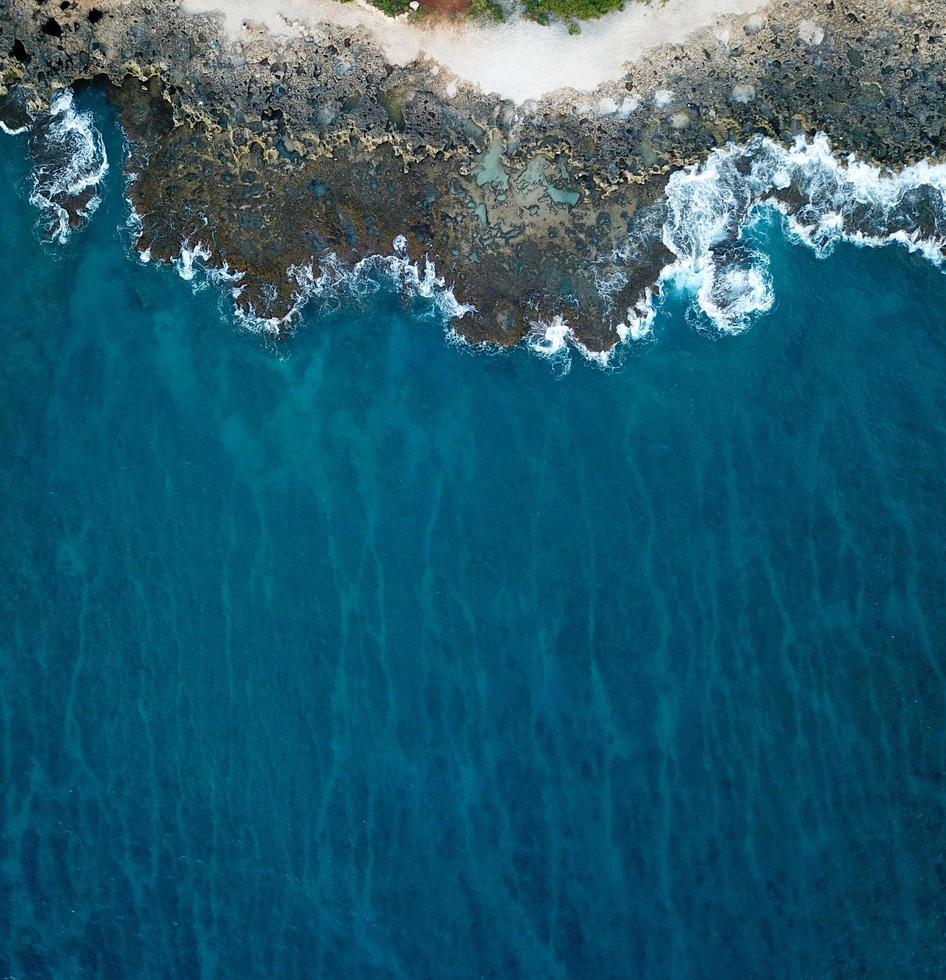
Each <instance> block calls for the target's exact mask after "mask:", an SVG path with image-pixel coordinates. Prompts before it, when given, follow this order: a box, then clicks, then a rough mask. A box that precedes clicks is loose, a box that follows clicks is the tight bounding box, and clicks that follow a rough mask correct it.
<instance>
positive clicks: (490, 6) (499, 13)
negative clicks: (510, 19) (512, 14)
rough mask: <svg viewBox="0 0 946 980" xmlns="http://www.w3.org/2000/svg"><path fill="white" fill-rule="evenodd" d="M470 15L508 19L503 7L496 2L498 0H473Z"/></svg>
mask: <svg viewBox="0 0 946 980" xmlns="http://www.w3.org/2000/svg"><path fill="white" fill-rule="evenodd" d="M469 16H470V17H477V18H479V19H480V20H495V21H499V22H501V21H504V20H505V19H506V15H505V14H504V13H503V8H502V7H500V6H499V4H498V3H496V0H471V3H470V10H469Z"/></svg>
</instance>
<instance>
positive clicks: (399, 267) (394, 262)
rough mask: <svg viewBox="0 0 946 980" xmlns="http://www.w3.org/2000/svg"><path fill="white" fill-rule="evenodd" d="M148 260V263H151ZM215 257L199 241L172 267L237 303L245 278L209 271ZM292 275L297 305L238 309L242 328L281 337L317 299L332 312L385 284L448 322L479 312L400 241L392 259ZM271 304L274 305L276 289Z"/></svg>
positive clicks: (333, 262) (330, 264) (297, 270)
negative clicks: (280, 309) (274, 310)
mask: <svg viewBox="0 0 946 980" xmlns="http://www.w3.org/2000/svg"><path fill="white" fill-rule="evenodd" d="M146 256H147V257H146ZM140 257H141V260H142V261H143V262H147V261H150V260H151V252H150V249H147V250H146V251H145V252H142V253H140ZM212 257H213V253H212V251H211V250H210V249H209V248H208V247H207V246H206V245H204V244H203V243H202V242H200V241H198V242H197V243H196V244H194V243H192V242H191V241H190V240H189V239H188V240H185V241H183V242H181V250H180V253H179V255H178V257H177V258H176V259H175V260H174V262H173V266H174V269H175V270H176V272H177V274H178V275H179V276H180V277H181V278H182V279H183V280H184V281H185V282H190V283H191V284H192V285H193V287H194V288H195V289H203V288H205V287H206V286H207V285H215V286H226V287H228V288H229V290H230V294H231V297H232V299H233V300H234V301H236V300H238V299H239V298H240V296H241V295H242V294H243V290H244V285H243V282H242V280H243V278H244V274H243V273H242V272H235V271H233V270H232V269H230V268H229V266H228V265H227V263H226V262H224V263H223V265H222V266H221V267H214V266H210V265H208V261H209V260H210V259H211V258H212ZM287 275H288V277H289V279H290V281H291V282H292V283H293V285H294V288H293V292H292V305H291V306H290V308H289V310H288V311H287V312H286V313H285V314H283V315H282V316H267V315H266V314H265V312H261V311H260V310H258V309H256V307H255V306H254V305H252V304H246V303H236V302H235V303H234V315H235V316H236V318H237V320H238V321H239V322H240V324H241V325H242V326H244V327H245V328H246V329H248V330H251V331H253V332H254V333H263V334H273V335H276V334H279V333H281V332H282V331H284V330H285V329H287V328H289V327H291V326H292V325H294V323H295V322H296V320H297V319H298V318H299V316H300V315H301V313H302V310H303V309H304V308H305V306H306V305H307V304H308V302H309V301H310V300H311V299H313V298H317V299H318V300H319V301H320V303H321V304H322V305H323V306H330V305H332V304H334V303H336V302H338V301H339V300H340V299H341V298H343V297H347V298H357V297H365V296H368V295H371V294H372V293H375V292H377V291H378V290H379V289H380V288H381V285H382V282H384V281H385V280H386V281H387V282H389V283H392V282H393V283H396V284H397V285H398V286H400V287H401V289H403V290H404V291H405V292H406V293H408V294H409V295H412V296H416V297H419V298H420V299H423V300H426V301H428V303H429V306H428V308H429V309H430V310H431V311H433V312H436V314H437V315H438V316H441V317H443V318H446V319H447V320H449V321H453V320H457V319H460V318H461V317H463V316H465V315H466V314H467V313H471V312H473V311H474V307H473V306H470V305H468V304H464V303H460V302H459V301H458V300H457V298H456V297H455V296H454V294H453V290H452V289H450V287H448V286H447V284H446V281H445V280H444V278H443V277H442V276H438V275H437V270H436V268H435V266H434V263H433V262H432V261H430V259H429V258H428V257H427V256H426V255H425V256H424V258H423V260H422V263H421V262H415V261H412V260H411V258H410V256H409V255H408V252H407V240H406V239H405V238H404V237H403V236H402V235H398V236H397V238H395V239H394V241H393V243H392V254H391V255H372V256H369V257H368V258H365V259H362V260H361V261H360V262H357V263H356V264H355V265H354V266H352V267H347V266H345V265H344V264H343V263H342V262H341V261H340V260H339V259H338V257H337V256H336V255H335V254H334V253H329V254H328V255H326V256H324V257H323V258H322V259H320V261H319V264H318V274H316V271H315V264H314V262H310V263H308V264H306V265H294V266H290V267H289V269H288V270H287ZM272 293H273V295H272V296H271V297H269V299H270V300H275V299H276V296H275V289H273V290H272Z"/></svg>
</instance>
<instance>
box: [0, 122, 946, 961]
mask: <svg viewBox="0 0 946 980" xmlns="http://www.w3.org/2000/svg"><path fill="white" fill-rule="evenodd" d="M107 134H108V140H109V150H110V156H111V158H112V161H113V166H112V169H111V171H110V173H109V177H108V182H107V187H106V190H105V193H104V201H103V204H102V206H101V208H100V209H99V211H98V213H97V214H96V215H95V217H94V219H93V221H92V222H91V224H90V225H89V227H87V228H86V229H85V230H83V231H82V232H81V233H79V234H77V235H75V236H74V237H73V239H72V240H71V241H70V242H69V243H68V244H66V245H64V246H44V245H42V244H41V243H40V241H39V237H38V235H37V232H36V230H35V228H34V224H35V222H36V212H35V211H34V210H33V209H32V208H31V207H30V205H29V204H28V202H27V186H28V174H29V161H28V157H27V150H26V144H25V142H24V139H25V138H6V139H3V140H2V141H0V214H2V220H0V261H2V268H3V269H4V270H5V274H4V276H3V289H2V294H0V297H2V298H0V329H2V331H3V356H2V358H0V395H2V405H3V412H2V415H0V452H2V459H3V467H2V471H0V621H2V624H3V627H2V631H0V765H2V777H0V797H2V812H0V975H2V976H13V977H17V978H26V977H31V978H32V977H57V978H58V977H241V976H247V977H268V976H273V977H277V976H278V977H294V976H299V977H312V976H325V977H342V976H352V977H411V978H414V977H543V978H545V977H594V978H610V977H615V978H624V977H626V978H670V977H674V978H676V977H680V978H710V977H740V978H752V977H759V978H781V977H832V978H833V977H855V976H858V977H860V976H864V977H925V976H929V977H932V976H941V975H942V970H943V962H944V956H946V942H944V930H946V914H944V899H943V895H944V894H946V854H944V850H946V836H944V817H946V725H944V707H946V704H944V700H946V656H944V636H946V602H944V596H946V512H944V492H946V386H944V379H946V277H944V276H943V275H941V274H940V273H939V272H937V271H936V270H935V269H933V268H932V267H931V266H929V265H928V264H926V263H924V262H923V261H922V260H921V259H919V258H918V257H916V256H911V255H909V254H907V253H906V252H905V251H903V250H900V249H897V248H896V247H889V248H884V249H879V250H859V249H856V248H854V247H851V246H840V247H839V248H838V249H837V250H836V251H835V253H834V254H833V255H832V256H831V257H830V258H827V259H824V260H819V259H818V258H816V257H815V256H814V255H813V253H812V252H811V251H809V250H808V249H805V248H803V247H801V246H799V245H795V244H792V243H791V242H790V241H789V240H788V239H787V238H786V237H785V236H784V235H783V234H782V233H781V230H780V226H779V224H778V222H777V221H776V220H775V219H772V220H769V221H767V222H763V223H761V224H760V225H759V226H757V227H756V228H755V229H754V230H753V232H752V236H753V241H754V242H755V243H756V244H757V245H758V246H759V247H760V248H762V249H763V250H764V251H765V252H766V253H767V254H768V256H769V258H770V270H771V274H772V277H773V281H774V288H775V293H776V296H777V304H776V306H775V308H774V309H773V310H772V311H771V312H770V313H768V314H766V315H764V316H761V317H759V318H758V320H757V321H756V323H755V325H754V326H753V327H752V328H751V329H750V330H749V331H747V332H746V333H744V334H743V335H741V336H738V337H719V336H713V335H710V334H708V333H701V332H700V331H698V330H694V329H693V327H692V326H691V325H690V324H688V322H687V316H686V311H687V299H686V297H684V296H682V295H671V296H670V297H668V298H667V299H666V300H664V301H662V302H661V304H660V308H659V313H658V317H657V321H656V324H655V328H654V339H653V340H652V341H651V342H650V343H647V344H644V345H642V346H641V347H639V348H638V349H636V351H635V352H633V353H632V354H631V355H630V356H629V357H628V358H627V360H626V362H625V363H624V365H623V366H622V367H621V368H620V370H617V371H614V372H612V373H606V372H604V371H601V370H600V369H597V368H595V367H593V366H591V365H588V364H586V363H585V362H583V361H580V360H576V363H575V364H574V366H573V369H572V370H571V372H570V373H569V374H568V375H567V376H566V377H564V378H561V377H559V375H560V372H557V371H555V370H553V369H552V367H551V366H550V364H549V363H548V362H546V361H543V360H541V359H539V358H537V357H535V356H534V355H531V354H529V353H527V352H525V351H516V352H513V353H510V354H507V355H503V356H496V357H488V356H483V355H473V354H470V353H464V352H462V351H460V350H457V349H456V348H455V347H452V346H450V345H449V344H447V343H445V341H444V335H443V326H442V324H441V323H440V322H438V321H437V320H436V319H435V318H432V317H430V316H425V315H421V314H422V313H423V312H424V311H423V309H422V308H420V307H418V308H415V309H407V310H405V309H404V308H402V306H401V304H400V303H399V302H398V300H397V298H396V297H395V296H393V295H390V294H387V293H385V292H380V293H379V294H377V295H376V296H375V297H373V298H371V299H369V300H367V301H365V302H364V303H362V304H361V305H359V306H358V307H353V306H348V307H345V308H342V309H340V310H336V311H334V312H325V311H323V312H318V311H310V313H309V314H307V318H306V320H305V322H304V323H303V325H302V326H301V328H300V330H299V331H298V333H297V334H296V336H295V337H293V338H292V339H291V340H290V341H289V342H288V343H286V344H283V345H280V346H279V347H278V348H277V349H274V348H273V347H272V346H268V345H266V344H264V343H262V342H261V341H260V340H259V339H258V338H256V337H254V336H252V335H250V334H248V333H246V332H245V331H243V332H241V331H240V330H238V329H236V328H235V327H234V326H233V325H231V324H229V323H228V321H227V320H226V319H225V318H222V317H221V315H220V311H219V309H218V297H217V296H216V295H215V293H214V292H213V291H212V290H205V291H203V292H199V293H196V294H195V293H193V292H192V291H191V289H190V288H189V287H188V285H187V284H185V283H183V282H182V281H181V280H180V279H179V278H178V277H177V276H176V275H174V273H173V272H172V271H171V270H169V269H166V268H164V269H162V268H154V267H145V266H142V265H140V264H137V263H135V262H133V261H131V260H130V259H129V257H128V245H127V234H126V233H125V232H124V231H122V230H120V226H121V225H122V224H123V223H124V221H125V219H126V217H127V206H126V205H125V203H124V202H123V200H122V177H121V174H120V172H119V171H120V166H119V161H120V159H121V148H120V141H119V137H118V134H117V133H116V132H114V131H113V130H112V129H107Z"/></svg>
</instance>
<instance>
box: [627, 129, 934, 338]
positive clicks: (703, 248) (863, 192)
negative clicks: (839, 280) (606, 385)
mask: <svg viewBox="0 0 946 980" xmlns="http://www.w3.org/2000/svg"><path fill="white" fill-rule="evenodd" d="M665 206H666V219H665V221H664V225H663V230H662V238H663V243H664V245H666V247H667V248H668V249H669V250H670V251H671V252H672V253H673V254H674V255H675V256H676V259H675V261H674V262H673V263H671V264H670V265H668V266H667V267H666V268H665V269H664V270H663V273H662V274H661V280H663V281H665V282H672V283H673V284H674V285H676V286H678V287H682V288H683V289H684V290H686V291H688V292H690V293H691V295H692V296H693V305H692V307H691V309H692V310H693V311H694V312H695V313H696V315H697V323H698V325H701V324H702V325H710V326H712V327H713V328H715V329H716V330H718V331H719V332H721V333H727V334H735V333H740V332H741V331H742V330H745V329H746V327H747V326H749V324H750V323H751V322H752V320H753V319H754V318H755V317H756V316H757V315H758V314H760V313H764V312H765V311H767V310H769V309H771V307H772V305H773V303H774V301H775V295H774V289H773V285H772V278H771V275H770V273H769V265H768V259H767V257H766V256H765V255H764V254H763V253H762V252H760V251H759V250H758V249H757V248H754V247H752V246H751V245H749V244H748V243H747V242H746V241H745V240H744V238H743V232H744V231H745V229H746V228H747V227H749V226H750V225H751V222H752V219H753V217H754V216H756V214H757V213H758V211H759V210H760V209H762V208H775V209H777V210H778V211H779V212H781V214H782V215H783V216H784V219H785V222H786V226H787V230H788V233H789V236H790V237H791V238H792V240H794V241H798V242H801V243H803V244H805V245H807V246H808V247H810V248H812V249H814V251H815V252H816V253H817V255H818V256H819V257H824V256H827V255H829V254H830V253H831V251H832V250H833V249H834V248H835V246H836V245H837V244H838V242H852V243H855V244H857V245H863V246H868V247H879V246H883V245H887V244H889V243H897V244H900V245H903V246H905V247H906V248H908V249H910V250H911V251H913V252H918V253H920V254H921V255H923V256H924V257H925V258H927V259H928V260H929V261H931V262H933V263H934V264H935V265H937V266H940V265H942V263H943V258H944V247H946V165H944V164H932V163H928V162H922V163H918V164H915V165H914V166H911V167H907V168H905V169H904V170H901V171H899V172H894V171H891V170H883V169H881V168H879V167H874V166H871V165H869V164H867V163H864V162H862V161H859V160H857V159H856V158H855V157H854V156H849V157H847V158H845V159H838V158H837V157H835V156H834V155H833V154H832V152H831V144H830V142H829V141H828V138H827V137H826V136H824V135H823V134H819V135H818V136H816V137H814V139H811V140H809V139H806V138H805V137H798V138H797V139H796V140H795V142H794V143H793V144H792V145H791V146H790V147H785V146H782V145H780V144H778V143H776V142H774V141H773V140H771V139H768V138H767V137H762V136H759V137H756V138H754V139H752V140H750V141H749V142H748V143H746V144H745V145H744V146H736V145H732V144H731V145H729V146H727V147H725V148H722V149H718V150H715V151H713V152H712V153H711V154H710V155H709V157H708V158H707V159H706V161H705V162H704V163H702V164H698V165H693V166H690V167H687V168H685V169H683V170H680V171H678V172H677V173H675V174H673V175H672V176H671V177H670V180H669V181H668V183H667V190H666V202H665ZM653 313H654V311H653V295H652V294H651V295H645V296H644V297H643V298H642V300H641V302H640V303H639V304H638V306H637V307H636V308H635V309H634V310H630V311H628V323H627V324H622V325H620V326H619V328H618V333H619V335H620V336H621V339H622V340H623V339H625V338H626V337H631V338H632V339H634V338H635V336H636V337H637V338H639V337H641V336H643V335H646V333H648V332H649V330H650V328H651V326H652V323H653ZM622 328H623V330H622Z"/></svg>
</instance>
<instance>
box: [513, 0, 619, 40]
mask: <svg viewBox="0 0 946 980" xmlns="http://www.w3.org/2000/svg"><path fill="white" fill-rule="evenodd" d="M524 2H525V8H526V16H527V17H531V18H532V19H533V20H537V21H538V22H539V23H540V24H548V23H550V22H551V21H552V20H553V19H558V20H569V19H572V18H575V19H577V20H589V19H591V18H594V17H601V16H602V15H603V14H607V13H610V12H611V11H612V10H623V9H624V0H524ZM573 23H574V21H573ZM569 32H570V33H573V34H574V33H578V32H577V31H574V30H572V26H571V25H569Z"/></svg>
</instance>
